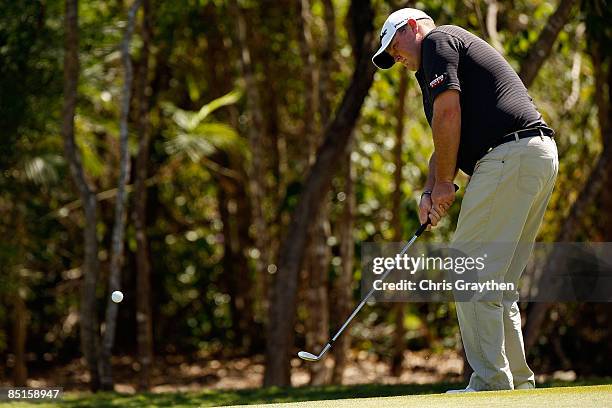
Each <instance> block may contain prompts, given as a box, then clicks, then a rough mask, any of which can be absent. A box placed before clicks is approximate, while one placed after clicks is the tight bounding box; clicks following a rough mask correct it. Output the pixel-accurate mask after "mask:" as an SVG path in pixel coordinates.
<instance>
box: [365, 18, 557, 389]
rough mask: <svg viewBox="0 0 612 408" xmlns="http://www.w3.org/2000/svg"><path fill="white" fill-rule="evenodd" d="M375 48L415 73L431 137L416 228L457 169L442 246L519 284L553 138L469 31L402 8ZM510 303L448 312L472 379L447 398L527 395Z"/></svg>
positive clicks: (506, 296)
mask: <svg viewBox="0 0 612 408" xmlns="http://www.w3.org/2000/svg"><path fill="white" fill-rule="evenodd" d="M380 42H381V46H380V49H379V50H378V52H376V54H375V55H374V57H373V58H372V62H373V63H374V64H375V65H376V66H377V67H378V68H381V69H389V68H391V67H392V66H393V65H394V64H395V63H396V62H399V63H401V64H402V65H404V67H406V68H408V69H409V70H411V71H416V78H417V80H418V83H419V85H420V88H421V91H422V94H423V106H424V110H425V116H426V117H427V121H428V122H429V124H430V126H431V129H432V133H433V141H434V147H435V151H434V153H433V155H432V156H431V159H430V161H429V174H428V178H427V183H426V184H425V188H424V191H423V194H422V196H421V202H420V205H419V217H420V220H421V223H424V222H425V221H427V219H428V218H429V220H430V221H431V225H433V226H435V225H436V224H437V223H438V222H439V221H440V219H441V218H442V217H443V216H444V215H445V214H446V212H447V210H448V208H449V207H450V205H451V204H452V203H453V201H454V199H455V189H454V188H453V180H454V178H455V176H456V173H457V170H458V169H461V170H462V171H463V172H465V173H466V174H468V175H469V176H471V179H470V182H469V185H468V187H467V189H466V191H465V195H464V198H463V202H462V205H461V211H460V214H459V220H458V222H457V230H456V231H455V234H454V237H453V243H452V244H451V246H454V245H456V246H457V247H459V248H461V250H462V251H463V252H464V253H467V254H470V253H471V252H475V251H483V250H484V251H485V252H486V253H487V255H488V263H487V264H488V265H489V266H488V268H489V270H487V274H488V276H491V277H494V278H497V279H500V280H503V281H504V282H515V283H516V282H518V279H519V277H520V275H521V273H522V271H523V269H524V268H525V266H526V264H527V261H528V258H529V256H530V254H531V251H532V249H533V243H534V241H535V238H536V234H537V232H538V229H539V227H540V224H541V222H542V218H543V216H544V211H545V210H546V205H547V204H548V201H549V199H550V196H551V193H552V190H553V186H554V182H555V179H556V176H557V170H558V159H557V148H556V145H555V142H554V140H553V138H552V136H553V134H554V132H553V130H552V129H550V128H549V127H548V126H547V125H546V123H545V122H544V120H543V119H542V116H541V115H540V113H539V112H538V111H537V110H536V108H535V106H534V104H533V102H532V99H531V97H530V96H529V94H528V93H527V90H526V89H525V86H524V85H523V83H522V82H521V80H520V78H519V77H518V75H517V74H516V72H514V70H513V69H512V67H511V66H510V65H509V64H508V62H506V61H505V60H504V58H503V57H502V56H501V55H500V54H499V53H498V52H497V51H496V50H495V49H493V47H491V46H490V45H489V44H487V43H486V42H485V41H483V40H481V39H480V38H478V37H476V36H475V35H473V34H471V33H469V32H468V31H466V30H464V29H462V28H460V27H457V26H452V25H444V26H439V27H436V25H435V24H434V22H433V20H432V19H431V18H430V17H429V16H428V15H427V14H425V13H424V12H422V11H420V10H416V9H411V8H404V9H401V10H398V11H396V12H394V13H393V14H391V15H390V16H389V18H387V20H386V21H385V23H384V25H383V28H382V30H381V33H380ZM495 243H497V244H498V245H493V244H495ZM499 243H506V244H504V245H499ZM519 243H520V245H519ZM517 300H518V292H517V291H505V292H503V293H500V294H499V297H498V298H495V299H493V300H492V301H472V302H457V303H456V306H457V317H458V320H459V326H460V329H461V338H462V340H463V346H464V349H465V353H466V356H467V359H468V362H469V363H470V365H471V366H472V368H473V370H474V373H473V374H472V376H471V378H470V382H469V385H468V387H467V388H465V389H463V390H453V391H449V392H469V391H482V390H510V389H529V388H534V387H535V379H534V374H533V372H532V371H531V369H530V368H529V366H528V365H527V362H526V359H525V351H524V345H523V337H522V333H521V315H520V311H519V308H518V305H517Z"/></svg>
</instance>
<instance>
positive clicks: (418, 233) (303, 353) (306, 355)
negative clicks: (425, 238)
mask: <svg viewBox="0 0 612 408" xmlns="http://www.w3.org/2000/svg"><path fill="white" fill-rule="evenodd" d="M454 186H455V191H457V190H459V186H457V185H456V184H455V185H454ZM429 224H431V220H430V219H429V218H428V219H427V222H425V223H424V224H422V225H421V226H420V227H419V229H417V230H416V232H415V233H414V236H413V237H412V238H411V239H410V241H408V243H407V244H406V245H404V248H403V249H402V251H401V252H400V253H399V255H404V254H405V253H406V251H407V250H408V248H410V247H411V246H412V244H413V243H414V241H416V239H417V238H418V237H420V236H421V234H422V233H423V232H424V231H425V230H426V229H427V226H428V225H429ZM392 270H393V268H389V269H387V270H386V271H385V273H384V274H383V275H382V276H381V277H380V280H381V281H383V280H385V278H386V277H387V275H389V273H391V271H392ZM374 291H375V289H374V288H372V289H370V291H369V292H368V294H367V295H366V296H365V297H364V298H363V300H362V301H361V302H360V303H359V305H358V306H357V307H356V308H355V310H354V311H353V313H351V315H350V316H349V318H348V319H346V321H345V322H344V324H343V325H342V327H340V329H339V330H338V331H337V332H336V334H335V335H334V337H332V339H331V340H330V341H328V342H327V344H326V345H325V347H323V350H321V352H320V353H319V355H318V356H317V355H315V354H312V353H309V352H307V351H300V352H299V353H298V357H299V358H301V359H302V360H305V361H319V360H320V359H321V358H322V357H323V356H324V355H325V353H327V350H329V349H330V348H331V346H332V345H333V344H334V342H335V341H336V340H337V339H338V337H340V334H342V332H343V331H344V329H346V326H348V324H349V323H350V322H351V320H353V317H355V315H357V313H359V311H360V310H361V308H362V307H363V306H364V305H365V304H366V302H367V301H368V299H369V298H370V296H372V294H374Z"/></svg>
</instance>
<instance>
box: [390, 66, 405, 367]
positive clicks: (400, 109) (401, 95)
mask: <svg viewBox="0 0 612 408" xmlns="http://www.w3.org/2000/svg"><path fill="white" fill-rule="evenodd" d="M407 90H408V74H407V72H406V70H405V69H403V70H401V71H400V84H399V90H398V93H397V99H398V106H397V113H396V115H395V120H396V123H397V126H396V128H395V147H394V149H393V158H394V164H395V171H394V172H393V180H394V184H395V189H394V191H393V200H392V201H393V209H392V212H393V220H392V225H393V241H394V242H401V241H402V237H403V234H402V232H403V231H402V217H401V214H402V167H403V163H402V145H403V136H404V115H405V104H406V92H407ZM404 307H405V305H404V303H403V302H398V303H395V304H393V309H394V311H395V332H394V333H393V351H392V357H391V374H392V375H394V376H396V377H399V376H400V375H401V373H402V362H403V356H404V347H405V343H404V337H405V336H406V329H405V327H404Z"/></svg>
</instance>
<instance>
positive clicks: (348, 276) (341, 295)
mask: <svg viewBox="0 0 612 408" xmlns="http://www.w3.org/2000/svg"><path fill="white" fill-rule="evenodd" d="M351 151H352V149H349V150H348V152H347V154H346V156H345V159H344V167H345V171H344V191H343V193H344V200H345V203H344V209H343V212H342V217H341V219H340V226H339V230H340V232H339V237H340V257H341V258H342V269H341V271H340V274H339V276H338V278H337V279H336V282H335V293H336V300H335V303H336V307H335V311H334V313H333V316H335V321H334V323H335V324H336V325H337V327H340V325H341V324H343V323H344V322H343V321H342V320H339V319H345V318H347V317H348V316H349V314H350V313H351V299H352V296H351V295H352V292H353V291H352V283H353V264H354V257H355V240H354V238H353V225H354V223H355V169H354V167H353V163H352V162H351ZM350 344H351V337H350V335H349V333H347V332H345V333H344V335H343V336H340V337H339V338H338V340H336V342H335V343H334V348H333V349H332V353H333V356H334V360H335V364H334V369H333V371H332V383H333V384H342V378H343V376H344V369H345V368H346V363H347V355H348V352H349V348H350Z"/></svg>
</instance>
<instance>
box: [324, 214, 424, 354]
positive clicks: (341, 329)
mask: <svg viewBox="0 0 612 408" xmlns="http://www.w3.org/2000/svg"><path fill="white" fill-rule="evenodd" d="M424 225H425V226H427V224H424ZM420 230H421V228H419V231H420ZM423 230H425V229H424V228H423ZM419 231H417V234H415V235H414V236H413V237H412V239H410V241H408V243H407V244H406V245H404V248H403V249H402V251H401V252H400V253H399V255H404V254H405V253H406V251H407V250H408V248H410V247H411V246H412V244H413V243H414V241H416V239H417V238H418V237H419V235H421V234H420V233H419ZM420 232H423V231H420ZM393 270H394V269H393V268H389V269H387V270H386V271H385V273H384V274H383V275H382V276H381V277H380V280H381V281H382V280H385V278H386V277H387V275H389V274H390V273H391V271H393ZM374 292H375V289H374V288H372V289H370V291H369V292H368V294H367V295H366V296H365V297H364V298H363V300H362V301H361V303H359V305H357V307H356V308H355V310H354V311H353V313H351V315H350V316H349V318H348V319H346V322H344V324H343V325H342V327H340V329H339V330H338V332H336V334H335V335H334V337H332V340H331V342H330V343H333V342H334V341H336V339H337V338H338V337H340V334H342V332H343V331H344V329H346V326H348V324H349V323H350V322H351V320H353V317H355V315H356V314H357V313H359V311H360V310H361V308H362V307H363V306H364V305H365V304H366V302H367V301H368V299H369V298H370V297H371V296H372V295H373V294H374ZM328 345H330V344H329V343H328ZM326 351H327V350H326Z"/></svg>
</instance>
